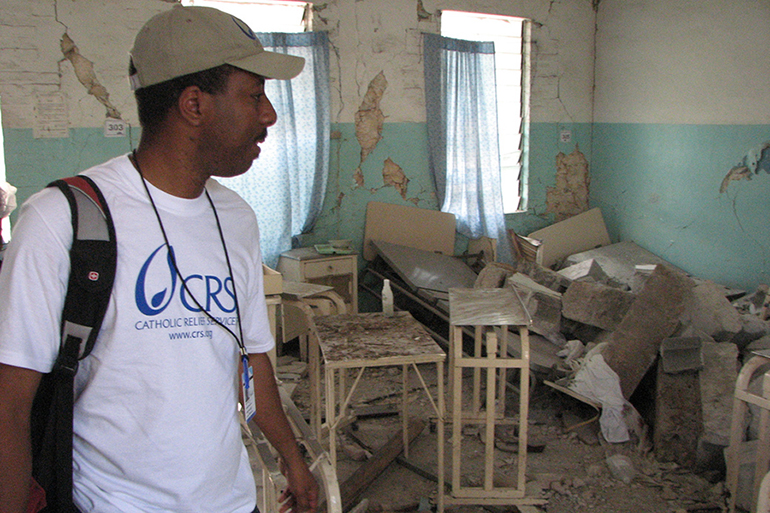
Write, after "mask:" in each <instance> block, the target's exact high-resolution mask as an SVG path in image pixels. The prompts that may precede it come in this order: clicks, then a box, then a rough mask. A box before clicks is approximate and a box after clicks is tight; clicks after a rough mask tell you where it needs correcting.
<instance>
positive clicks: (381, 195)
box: [4, 123, 770, 290]
mask: <svg viewBox="0 0 770 513" xmlns="http://www.w3.org/2000/svg"><path fill="white" fill-rule="evenodd" d="M563 130H569V131H570V133H571V140H570V142H561V135H562V131H563ZM332 131H333V132H336V134H335V137H334V138H333V140H332V143H331V157H330V170H329V182H328V188H327V194H326V200H325V203H324V207H323V211H322V214H321V216H320V218H319V219H318V221H317V223H316V226H315V229H314V230H313V232H312V233H310V234H307V235H305V236H303V238H302V240H303V243H304V244H313V243H320V242H326V241H328V240H329V239H340V238H345V239H352V240H353V242H354V247H356V248H358V249H359V250H360V249H361V247H362V243H363V232H364V224H365V216H366V205H367V203H368V202H369V201H382V202H386V203H394V204H401V205H409V206H416V207H419V208H428V209H437V208H438V205H437V200H436V196H435V193H434V188H433V181H432V178H431V177H430V175H429V171H428V154H427V132H426V127H425V124H423V123H386V124H385V126H384V127H383V132H382V140H381V141H380V142H379V144H378V145H377V147H376V148H375V149H374V151H373V152H372V153H371V154H369V155H368V156H366V158H365V159H364V161H363V162H361V148H360V146H359V144H358V141H357V140H356V136H355V127H354V125H353V124H352V123H340V124H335V125H333V126H332ZM4 138H5V158H6V174H7V178H6V179H7V181H8V182H10V183H11V184H12V185H14V186H16V187H17V188H18V189H19V192H18V199H19V201H20V202H22V201H24V200H26V198H28V197H29V196H30V195H31V194H32V193H34V192H35V191H37V190H39V189H40V188H42V187H44V186H45V185H46V184H47V183H48V182H50V181H51V180H53V179H55V178H58V177H61V176H69V175H73V174H76V173H77V172H79V171H82V170H83V169H86V168H88V167H90V166H92V165H94V164H98V163H100V162H103V161H105V160H107V159H109V158H112V157H114V156H116V155H120V154H122V153H126V152H128V151H130V150H131V148H132V147H133V146H135V145H136V141H137V140H138V130H135V131H134V132H133V133H132V134H131V135H130V136H129V137H126V138H105V137H104V136H103V135H102V130H101V129H100V128H93V129H72V130H70V137H69V138H66V139H34V138H33V137H32V131H31V130H14V129H5V130H4ZM768 140H770V127H768V126H767V125H760V126H697V125H643V124H637V125H635V124H601V123H599V124H595V125H591V124H589V123H583V124H568V125H564V124H558V123H534V124H532V125H531V127H530V152H529V205H528V209H527V211H526V212H523V213H517V214H510V215H508V216H506V222H507V225H508V227H509V228H512V229H514V230H515V231H516V232H517V233H521V234H527V233H530V232H532V231H534V230H537V229H539V228H542V227H543V226H547V225H549V224H551V223H552V222H553V216H552V214H550V213H548V212H547V205H546V192H547V190H548V188H549V187H552V186H553V185H554V184H555V175H556V156H557V154H558V153H560V152H561V153H565V154H569V153H571V152H572V151H574V150H575V148H576V147H577V148H578V149H579V150H580V151H581V152H582V153H584V154H585V156H586V158H587V159H588V162H589V165H590V171H591V206H592V207H593V206H598V207H600V208H601V209H602V213H603V215H604V218H605V221H606V223H607V228H608V230H609V232H610V237H611V239H612V241H613V242H617V241H621V240H633V241H635V242H636V243H637V244H639V245H640V246H642V247H644V248H645V249H648V250H649V251H652V252H653V253H655V254H657V255H659V256H660V257H662V258H664V259H666V260H668V261H670V262H671V263H673V264H674V265H677V266H679V267H681V268H682V269H684V270H686V271H687V272H690V273H692V274H693V275H695V276H698V277H702V278H706V279H711V280H714V281H716V282H718V283H722V284H724V285H728V286H732V287H739V288H744V289H747V290H754V288H756V285H757V284H759V283H769V282H770V230H769V229H768V228H767V219H768V217H769V216H768V214H770V201H768V198H770V175H767V174H765V173H761V174H759V175H757V176H753V179H752V180H751V181H733V182H730V184H729V186H728V188H727V192H726V193H720V192H719V187H720V184H721V182H722V179H723V178H724V176H725V175H726V174H727V173H728V171H729V170H730V168H731V167H732V166H734V165H735V164H737V163H738V162H739V161H740V160H741V159H742V158H743V156H744V155H745V154H746V153H747V151H748V150H749V149H751V148H755V147H757V146H758V145H760V144H761V143H763V142H765V141H768ZM387 159H390V160H391V161H392V162H393V163H394V164H395V165H397V166H399V167H400V168H401V169H402V170H403V174H404V176H405V177H406V178H407V179H408V180H409V181H408V183H407V184H406V186H405V187H404V195H403V196H402V194H401V192H400V191H399V190H397V189H396V188H395V187H393V186H386V185H384V183H383V176H382V170H383V166H384V162H385V161H386V160H387ZM359 166H360V168H361V176H362V178H363V183H362V184H360V185H359V184H358V183H357V182H356V180H355V174H356V169H357V168H358V167H359ZM466 243H467V241H465V240H464V239H463V238H462V237H460V238H458V243H457V251H462V250H463V249H464V245H465V244H466Z"/></svg>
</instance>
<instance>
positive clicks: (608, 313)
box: [562, 281, 636, 330]
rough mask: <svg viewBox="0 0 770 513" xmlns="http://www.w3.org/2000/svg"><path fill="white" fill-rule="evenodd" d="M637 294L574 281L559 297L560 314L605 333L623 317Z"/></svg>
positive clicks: (598, 284) (616, 325)
mask: <svg viewBox="0 0 770 513" xmlns="http://www.w3.org/2000/svg"><path fill="white" fill-rule="evenodd" d="M634 299H636V295H634V294H631V293H630V292H625V291H623V290H620V289H616V288H614V287H609V286H607V285H602V284H600V283H592V282H588V281H575V282H573V283H572V285H570V286H569V288H568V289H567V291H566V292H565V293H564V295H563V296H562V315H563V316H564V317H566V318H567V319H572V320H573V321H578V322H582V323H583V324H588V325H591V326H596V327H597V328H602V329H605V330H614V329H615V328H617V327H618V325H619V324H620V322H621V321H622V320H623V317H625V315H626V313H627V312H628V309H629V308H631V305H632V304H633V302H634Z"/></svg>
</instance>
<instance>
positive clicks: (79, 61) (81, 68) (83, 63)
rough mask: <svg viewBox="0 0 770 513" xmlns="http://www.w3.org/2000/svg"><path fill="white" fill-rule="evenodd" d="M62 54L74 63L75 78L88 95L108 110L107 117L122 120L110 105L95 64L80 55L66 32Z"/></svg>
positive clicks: (63, 38) (63, 37) (62, 42)
mask: <svg viewBox="0 0 770 513" xmlns="http://www.w3.org/2000/svg"><path fill="white" fill-rule="evenodd" d="M61 52H62V54H64V58H65V59H67V60H68V61H70V62H71V63H72V67H73V68H74V69H75V76H77V78H78V80H79V81H80V83H81V84H83V86H84V87H85V88H86V91H87V92H88V94H90V95H93V96H94V97H95V98H96V99H97V100H99V102H100V103H101V104H102V105H104V106H105V107H106V108H107V117H109V118H114V119H121V116H120V112H119V111H118V109H116V108H115V106H113V105H112V103H110V94H109V93H108V92H107V88H106V87H104V86H103V85H102V84H100V83H99V79H97V78H96V73H95V72H94V64H93V62H91V61H89V60H88V59H86V58H85V57H83V56H82V55H81V54H80V50H78V47H77V46H76V45H75V42H74V41H73V40H72V38H70V36H69V34H67V33H66V32H65V33H64V35H63V36H62V38H61Z"/></svg>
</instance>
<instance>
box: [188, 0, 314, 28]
mask: <svg viewBox="0 0 770 513" xmlns="http://www.w3.org/2000/svg"><path fill="white" fill-rule="evenodd" d="M182 5H198V6H202V7H215V8H217V9H219V10H220V11H224V12H226V13H229V14H232V15H233V16H237V17H238V18H240V19H242V20H243V21H245V22H246V24H247V25H248V26H249V27H251V30H253V31H254V32H305V31H308V30H312V28H313V27H312V23H311V16H310V13H311V12H312V11H311V9H310V7H311V6H312V4H311V3H309V2H300V1H294V0H275V1H271V0H240V1H238V0H182Z"/></svg>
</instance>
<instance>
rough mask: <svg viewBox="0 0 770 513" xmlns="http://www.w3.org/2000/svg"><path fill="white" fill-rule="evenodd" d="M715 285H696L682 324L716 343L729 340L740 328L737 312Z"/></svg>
mask: <svg viewBox="0 0 770 513" xmlns="http://www.w3.org/2000/svg"><path fill="white" fill-rule="evenodd" d="M722 290H723V289H721V288H720V287H719V286H718V285H717V284H715V283H713V282H710V281H703V282H700V283H697V284H696V285H695V287H693V289H692V295H691V297H690V298H689V300H688V302H687V309H686V311H685V313H684V315H683V317H682V319H683V321H684V322H688V323H690V324H691V325H692V326H693V328H695V329H697V330H699V331H702V332H703V333H705V334H707V335H708V336H710V337H711V338H713V339H714V340H716V341H717V342H724V341H728V340H731V339H732V338H733V337H734V336H735V335H737V334H738V333H739V332H740V331H741V328H742V324H741V318H740V314H739V313H738V311H737V310H736V309H735V307H733V305H731V304H730V302H729V301H728V300H727V298H726V297H725V296H724V295H723V293H722Z"/></svg>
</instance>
